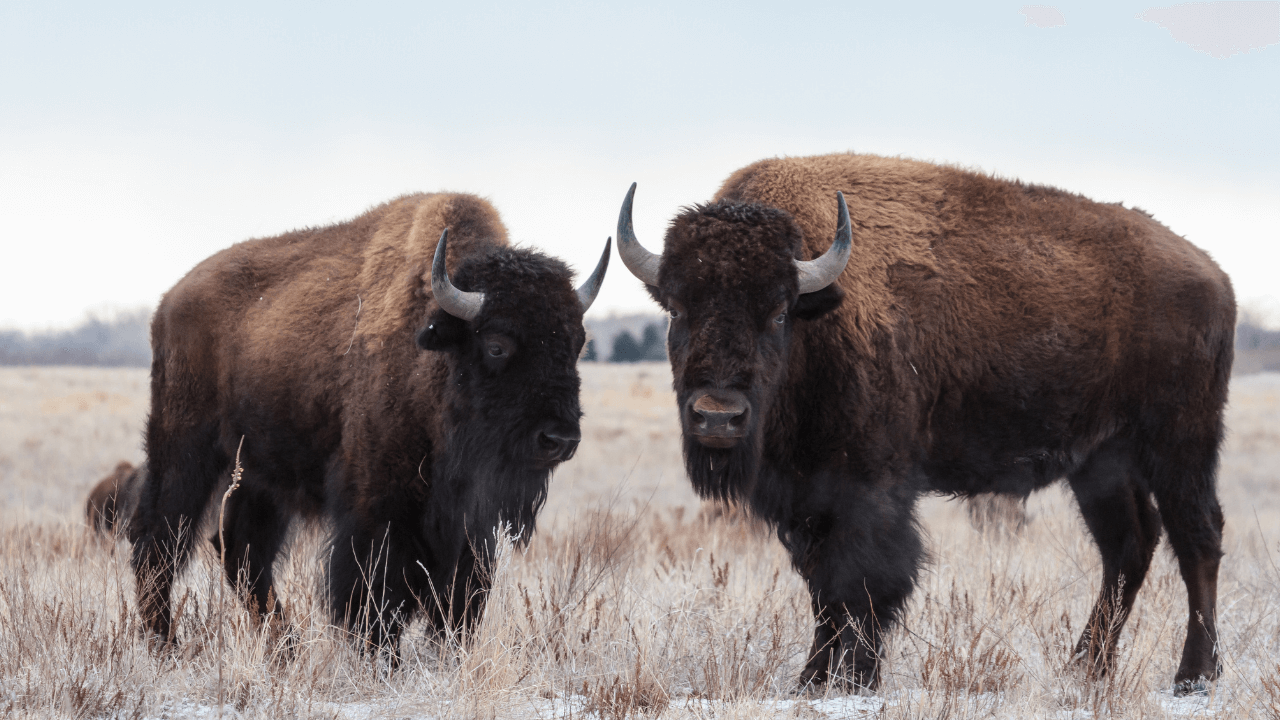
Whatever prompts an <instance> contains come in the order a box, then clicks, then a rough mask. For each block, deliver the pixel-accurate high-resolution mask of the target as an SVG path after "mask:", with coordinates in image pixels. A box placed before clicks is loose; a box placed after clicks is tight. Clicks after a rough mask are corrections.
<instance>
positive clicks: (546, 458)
mask: <svg viewBox="0 0 1280 720" xmlns="http://www.w3.org/2000/svg"><path fill="white" fill-rule="evenodd" d="M581 439H582V434H581V433H580V432H578V430H577V429H575V428H567V427H555V426H553V427H545V428H543V429H541V430H539V431H538V449H537V456H538V460H540V461H541V462H543V463H545V464H547V465H554V464H556V463H561V462H564V461H565V460H568V459H569V458H571V457H573V453H574V451H575V450H577V449H578V441H579V440H581Z"/></svg>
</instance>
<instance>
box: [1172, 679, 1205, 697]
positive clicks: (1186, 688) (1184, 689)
mask: <svg viewBox="0 0 1280 720" xmlns="http://www.w3.org/2000/svg"><path fill="white" fill-rule="evenodd" d="M1212 686H1213V681H1212V680H1209V679H1208V678H1206V677H1205V676H1203V675H1201V676H1200V677H1198V678H1195V679H1194V680H1179V681H1177V682H1175V683H1174V684H1173V696H1174V697H1188V696H1196V695H1208V694H1209V689H1210V688H1211V687H1212Z"/></svg>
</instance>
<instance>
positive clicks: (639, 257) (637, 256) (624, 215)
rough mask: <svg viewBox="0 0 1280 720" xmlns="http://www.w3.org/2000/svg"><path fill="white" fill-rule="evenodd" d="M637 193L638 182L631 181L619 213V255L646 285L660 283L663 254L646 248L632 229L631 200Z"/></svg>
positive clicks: (632, 272)
mask: <svg viewBox="0 0 1280 720" xmlns="http://www.w3.org/2000/svg"><path fill="white" fill-rule="evenodd" d="M635 195H636V184H635V183H631V189H630V190H628V191H627V199H626V200H623V201H622V211H621V212H619V213H618V255H619V257H621V258H622V263H623V264H624V265H626V266H627V269H628V270H630V271H631V274H632V275H635V276H636V277H638V278H640V280H641V282H643V283H644V284H645V285H657V284H658V261H659V260H660V259H661V256H659V255H654V254H653V253H651V252H649V251H648V250H645V249H644V247H643V246H641V245H640V241H639V240H637V239H636V233H635V231H634V230H632V229H631V200H632V198H634V197H635Z"/></svg>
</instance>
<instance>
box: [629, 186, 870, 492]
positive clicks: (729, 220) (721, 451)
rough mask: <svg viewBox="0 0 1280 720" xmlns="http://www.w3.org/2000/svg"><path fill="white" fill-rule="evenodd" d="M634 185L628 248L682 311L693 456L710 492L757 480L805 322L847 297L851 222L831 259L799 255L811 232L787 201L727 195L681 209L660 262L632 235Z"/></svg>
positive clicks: (679, 342) (654, 285)
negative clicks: (844, 283) (842, 284)
mask: <svg viewBox="0 0 1280 720" xmlns="http://www.w3.org/2000/svg"><path fill="white" fill-rule="evenodd" d="M634 192H635V186H634V185H632V187H631V191H630V192H629V193H628V194H627V199H626V201H625V202H624V204H623V208H622V213H621V215H620V217H619V219H618V253H619V255H621V257H622V259H623V261H624V262H625V263H626V264H627V267H628V268H629V269H630V270H631V271H632V272H633V273H634V274H635V275H636V276H637V277H639V278H640V279H641V280H643V281H644V282H645V284H646V285H647V286H648V289H649V292H650V294H651V295H653V297H654V299H655V300H657V301H658V303H660V304H661V305H662V306H663V307H664V308H666V309H667V311H668V312H669V313H670V314H671V323H670V326H669V329H668V331H667V353H668V356H669V358H670V360H671V371H672V375H673V378H674V385H675V391H676V399H677V402H678V403H679V410H680V422H681V425H682V427H683V430H684V445H685V462H686V464H687V465H688V469H689V473H690V477H691V478H693V479H694V481H695V484H696V485H697V486H698V487H699V489H700V490H702V491H703V492H704V493H707V494H723V493H724V492H725V491H726V490H727V489H728V487H729V486H730V485H736V484H739V483H742V482H749V481H750V480H752V479H753V478H754V475H755V469H756V467H757V465H758V462H759V458H760V455H761V449H762V436H763V434H764V433H762V432H761V429H762V428H761V426H762V424H763V423H765V422H767V418H768V417H769V416H770V410H771V409H772V406H773V405H774V403H775V402H776V399H777V396H778V389H779V388H780V387H781V386H782V385H783V383H784V382H785V381H786V378H787V369H788V367H789V365H790V362H791V353H792V347H791V345H792V342H791V340H792V335H793V333H794V331H795V329H796V323H798V322H804V321H806V320H812V319H814V318H817V317H819V316H821V315H823V314H825V313H827V312H829V311H831V310H832V309H834V308H835V307H836V306H838V305H839V304H840V301H841V298H842V293H841V291H840V289H839V287H838V286H836V285H834V284H833V282H834V280H835V279H836V278H837V277H838V276H839V275H840V272H841V271H843V269H844V266H845V263H847V262H848V259H849V251H850V240H851V238H850V231H849V219H848V211H847V210H846V209H845V207H844V197H843V196H839V198H838V202H839V207H840V218H841V221H840V228H839V230H838V231H837V236H836V242H835V244H834V245H832V248H831V250H829V251H828V252H827V253H826V254H824V255H823V256H822V257H820V258H818V259H816V260H813V261H809V262H803V261H797V257H798V256H799V255H800V252H801V248H802V243H801V240H802V238H801V233H800V228H799V227H798V226H797V225H796V223H795V221H794V220H793V219H792V218H791V216H790V215H789V214H788V213H787V212H785V211H783V210H779V209H777V208H772V207H768V206H765V205H760V204H755V203H740V202H730V201H721V202H716V203H712V204H709V205H701V206H696V207H693V208H691V209H688V210H686V211H685V212H683V213H681V214H680V215H678V216H677V217H676V218H675V220H674V221H673V222H672V223H671V227H670V229H669V230H668V231H667V236H666V245H665V248H664V250H663V253H662V255H661V257H658V256H655V255H652V254H650V253H648V252H647V251H645V250H644V248H643V247H641V246H640V244H639V243H638V242H637V241H636V239H635V235H634V233H633V232H632V231H631V201H632V197H633V194H634Z"/></svg>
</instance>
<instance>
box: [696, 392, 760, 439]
mask: <svg viewBox="0 0 1280 720" xmlns="http://www.w3.org/2000/svg"><path fill="white" fill-rule="evenodd" d="M750 417H751V405H750V404H749V403H748V402H747V398H746V397H745V396H743V395H742V393H739V392H734V391H720V392H717V393H715V394H712V393H710V392H705V391H704V392H700V393H697V394H695V395H694V397H693V402H691V403H690V404H689V427H690V431H691V432H692V434H693V435H694V436H695V437H697V439H698V442H700V443H702V444H703V445H706V446H707V447H714V448H730V447H733V446H734V445H736V444H737V443H738V439H739V438H741V437H742V436H744V435H746V434H747V420H749V419H750Z"/></svg>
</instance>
